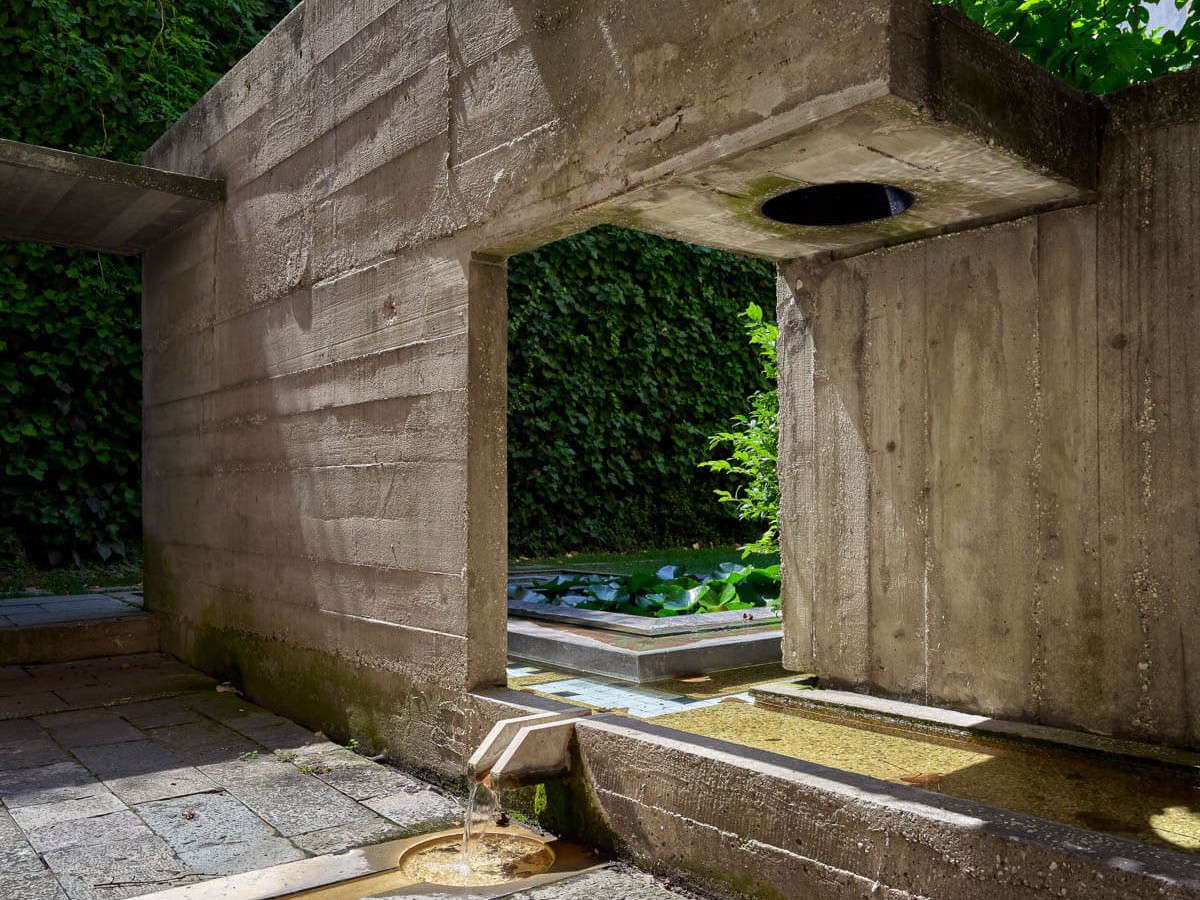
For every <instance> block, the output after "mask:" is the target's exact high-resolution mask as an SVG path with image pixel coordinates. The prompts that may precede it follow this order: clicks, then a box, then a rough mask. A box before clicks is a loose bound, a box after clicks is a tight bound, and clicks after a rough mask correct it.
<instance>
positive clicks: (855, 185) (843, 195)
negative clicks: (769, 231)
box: [762, 181, 915, 225]
mask: <svg viewBox="0 0 1200 900" xmlns="http://www.w3.org/2000/svg"><path fill="white" fill-rule="evenodd" d="M914 199H915V198H914V197H913V195H912V194H910V193H909V192H908V191H906V190H904V189H903V188H898V187H896V186H894V185H891V184H876V183H875V182H873V181H840V182H836V183H834V184H817V185H813V186H812V187H806V188H798V189H797V190H794V191H788V192H787V193H786V194H780V195H779V196H777V197H772V198H771V199H770V200H768V201H767V202H766V203H764V204H763V205H762V214H763V215H764V216H766V217H767V218H768V219H771V220H772V221H775V222H782V223H783V224H785V225H858V224H859V223H861V222H874V221H876V220H878V219H887V218H891V217H892V216H898V215H900V213H902V212H904V211H905V210H906V209H908V208H909V207H910V206H912V205H913V201H914Z"/></svg>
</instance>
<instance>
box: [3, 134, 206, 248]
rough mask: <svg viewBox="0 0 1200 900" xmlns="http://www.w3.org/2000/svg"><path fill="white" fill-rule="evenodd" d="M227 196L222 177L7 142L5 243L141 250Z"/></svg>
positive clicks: (4, 208)
mask: <svg viewBox="0 0 1200 900" xmlns="http://www.w3.org/2000/svg"><path fill="white" fill-rule="evenodd" d="M223 198H224V186H223V185H222V183H221V182H219V181H213V180H210V179H207V178H196V177H193V176H191V175H180V174H177V173H174V172H163V171H161V170H158V169H151V168H147V167H145V166H135V165H130V164H128V163H120V162H114V161H112V160H108V159H99V158H96V157H92V156H83V155H81V154H78V153H68V152H66V151H64V150H53V149H50V148H48V147H38V146H34V145H32V144H22V143H19V142H16V141H5V140H0V240H6V241H34V242H38V243H43V244H54V245H56V246H60V247H78V248H82V249H86V250H98V251H101V252H104V253H119V254H127V255H128V254H136V253H141V252H142V251H143V250H145V249H147V248H148V247H150V246H152V245H153V244H154V243H156V242H157V241H159V240H160V239H162V238H163V237H165V236H166V235H168V234H170V233H171V232H172V231H174V230H175V229H176V228H178V227H179V226H180V225H182V224H184V223H185V222H187V221H188V220H189V219H191V218H192V217H193V216H195V215H197V214H198V213H201V212H203V211H205V210H207V209H208V208H210V207H211V206H213V205H214V204H216V203H219V202H220V201H221V200H222V199H223Z"/></svg>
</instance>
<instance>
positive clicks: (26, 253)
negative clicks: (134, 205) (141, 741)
mask: <svg viewBox="0 0 1200 900" xmlns="http://www.w3.org/2000/svg"><path fill="white" fill-rule="evenodd" d="M293 5H295V2H294V0H209V2H205V0H173V2H169V3H168V2H165V0H6V2H5V3H3V4H0V138H7V139H10V140H18V141H25V142H27V143H33V144H42V145H45V146H51V147H58V148H61V149H64V150H74V151H77V152H81V153H88V154H92V155H97V156H105V157H108V158H112V159H120V160H124V161H127V162H137V161H138V158H139V156H140V154H141V152H142V150H144V149H145V148H146V147H148V146H149V145H150V144H151V143H153V141H154V140H155V139H156V138H157V137H158V136H159V135H160V134H161V133H162V132H163V131H164V130H166V128H167V127H168V126H169V125H170V124H171V123H172V122H174V121H175V120H176V119H178V118H179V116H180V115H181V114H182V113H183V112H184V111H185V110H186V109H187V108H188V107H190V106H191V105H192V104H193V103H194V102H195V101H196V100H197V99H198V98H199V97H200V96H201V94H203V93H204V91H205V90H207V89H208V87H209V86H210V85H212V83H213V82H215V81H216V80H217V78H219V77H220V75H221V74H222V73H223V72H224V71H226V70H227V69H228V68H229V67H230V66H231V65H233V63H234V62H236V60H237V59H238V58H239V57H241V56H242V55H243V54H244V53H245V52H246V51H247V50H249V49H250V48H251V47H252V46H254V44H255V43H256V42H257V41H258V40H259V38H260V37H262V35H263V34H264V33H265V32H266V31H267V30H268V29H269V28H271V27H272V26H273V25H274V24H275V23H276V22H277V21H278V20H279V19H280V18H282V16H283V15H284V14H286V13H287V11H288V10H289V9H291V7H292V6H293ZM139 283H140V274H139V267H138V263H137V260H132V259H124V258H119V257H105V256H101V255H99V254H95V253H82V252H76V251H66V250H50V249H47V248H44V247H40V246H35V245H26V244H0V472H2V473H3V477H2V478H0V563H4V562H6V561H10V562H11V561H13V558H14V557H18V556H19V555H21V554H22V553H24V554H25V555H27V556H28V557H30V558H31V559H33V560H37V561H43V560H47V561H51V562H57V561H60V560H62V559H64V558H70V557H72V556H74V557H75V558H82V557H85V556H93V555H98V556H100V557H102V558H106V557H108V556H111V555H112V554H113V553H121V552H123V548H124V545H125V542H128V541H137V540H139V539H140V534H141V522H140V513H141V497H140V481H141V474H140V463H139V457H140V447H141V373H140V361H141V351H140V344H141V338H140V306H141V294H140V286H139Z"/></svg>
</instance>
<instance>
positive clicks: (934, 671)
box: [780, 71, 1200, 747]
mask: <svg viewBox="0 0 1200 900" xmlns="http://www.w3.org/2000/svg"><path fill="white" fill-rule="evenodd" d="M1198 78H1200V74H1198V73H1197V72H1196V71H1193V72H1190V73H1186V74H1185V75H1183V76H1177V77H1175V78H1171V79H1166V80H1164V82H1163V83H1161V84H1153V85H1149V86H1146V87H1142V88H1135V89H1131V90H1130V91H1127V92H1124V93H1122V94H1120V95H1116V96H1115V97H1114V98H1113V99H1111V100H1110V101H1109V102H1110V103H1111V104H1112V106H1113V109H1114V112H1113V118H1112V123H1111V126H1110V128H1109V130H1108V133H1107V139H1106V142H1105V145H1104V152H1103V155H1102V158H1101V161H1102V165H1101V167H1100V198H1101V199H1100V202H1099V204H1098V205H1097V206H1096V207H1093V208H1085V209H1079V210H1071V211H1061V212H1055V213H1047V214H1043V215H1039V216H1036V217H1032V218H1026V219H1022V220H1019V221H1016V222H1012V223H1009V224H1004V225H995V226H992V227H989V228H986V229H980V230H977V231H973V232H970V233H967V234H962V235H956V236H949V237H943V238H938V239H935V240H931V241H926V242H922V243H919V244H913V245H910V246H908V247H904V248H896V249H892V250H887V251H882V252H878V253H871V254H866V255H862V256H858V257H855V258H852V259H848V260H844V261H841V262H836V263H832V264H829V265H825V264H822V263H820V262H814V261H796V262H794V263H791V264H787V265H785V266H783V268H782V270H781V271H782V272H783V283H784V289H785V290H784V295H783V298H782V300H781V304H780V321H781V323H782V330H783V344H782V346H783V348H784V349H783V353H782V356H783V357H784V359H785V364H784V374H783V378H782V381H783V385H784V387H783V394H784V397H785V400H784V404H785V406H784V408H785V411H786V414H785V416H784V418H783V426H782V427H783V432H784V433H783V438H782V450H781V460H782V461H781V465H780V469H781V472H782V473H783V475H784V478H783V482H784V496H785V500H784V507H785V512H784V519H785V526H784V536H785V551H784V557H785V567H786V575H785V579H784V583H785V593H786V595H787V599H786V600H785V602H784V609H785V660H786V662H787V664H788V665H789V666H790V667H793V668H797V669H802V670H812V671H816V672H819V673H820V674H821V676H822V678H823V679H825V680H827V681H828V682H830V683H832V684H840V685H844V686H850V687H855V688H858V689H864V688H866V689H871V690H878V691H881V692H883V693H886V694H890V695H893V696H900V697H905V698H912V699H917V700H919V701H920V702H925V703H934V704H937V705H948V706H951V707H954V708H958V709H963V710H966V711H970V712H978V713H982V714H986V715H999V716H1005V717H1011V718H1024V719H1029V720H1032V721H1038V722H1044V723H1047V724H1053V725H1066V726H1072V727H1076V728H1082V729H1086V730H1091V731H1096V732H1099V733H1103V734H1116V735H1122V736H1128V737H1134V738H1138V739H1143V740H1150V741H1159V742H1165V743H1171V744H1176V745H1180V746H1191V747H1196V746H1200V731H1198V730H1197V728H1198V727H1200V726H1198V723H1200V682H1198V681H1197V680H1196V679H1197V677H1200V676H1197V666H1196V664H1195V659H1194V657H1195V652H1196V642H1195V640H1194V639H1193V638H1192V637H1191V636H1192V635H1194V634H1196V633H1197V631H1198V629H1200V619H1197V616H1198V615H1200V608H1198V607H1197V605H1196V603H1195V596H1196V594H1197V591H1200V580H1198V579H1200V565H1198V564H1197V562H1198V561H1197V552H1198V551H1197V547H1200V516H1198V515H1197V510H1198V509H1200V493H1198V488H1197V485H1198V484H1200V482H1198V481H1197V479H1196V470H1197V458H1196V447H1197V446H1198V445H1200V443H1198V442H1200V433H1198V432H1197V422H1200V417H1198V414H1197V406H1196V397H1197V396H1200V386H1198V385H1197V384H1196V382H1195V377H1194V367H1193V366H1191V365H1190V363H1189V362H1188V360H1190V359H1191V358H1192V356H1193V355H1194V350H1195V348H1194V346H1193V341H1192V337H1193V336H1194V335H1195V334H1197V333H1200V331H1198V327H1200V322H1198V321H1197V319H1196V316H1197V309H1200V306H1198V305H1197V302H1196V300H1197V295H1196V285H1197V283H1198V282H1200V269H1198V268H1197V267H1198V266H1200V256H1198V255H1197V253H1196V247H1197V241H1198V235H1200V203H1198V202H1197V199H1196V198H1197V197H1198V196H1200V193H1198V191H1197V184H1196V168H1195V159H1196V153H1197V141H1198V140H1200V110H1198V109H1197V106H1196V104H1195V102H1194V96H1193V95H1194V94H1195V91H1196V86H1197V84H1200V81H1198ZM1155 111H1161V117H1159V116H1156V114H1155Z"/></svg>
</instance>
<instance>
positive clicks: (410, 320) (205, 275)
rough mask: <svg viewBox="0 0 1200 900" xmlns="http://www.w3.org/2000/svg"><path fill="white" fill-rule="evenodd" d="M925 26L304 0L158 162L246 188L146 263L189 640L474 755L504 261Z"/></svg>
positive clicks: (489, 590) (241, 668)
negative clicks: (907, 28) (897, 33)
mask: <svg viewBox="0 0 1200 900" xmlns="http://www.w3.org/2000/svg"><path fill="white" fill-rule="evenodd" d="M897 8H903V9H908V10H910V12H911V9H918V8H923V7H921V5H920V4H912V3H908V4H907V6H905V5H904V4H901V5H899V6H897ZM797 18H799V19H800V20H802V21H804V22H805V28H804V30H803V33H800V34H799V35H798V32H797V30H796V27H795V24H794V23H795V21H796V20H797ZM899 18H900V16H899V14H897V13H895V12H894V10H893V6H892V4H890V3H887V2H883V0H849V2H846V3H844V4H842V5H841V6H840V8H839V9H838V11H837V13H836V14H833V13H832V12H831V11H830V10H829V9H828V8H827V7H826V5H825V4H822V3H817V2H811V0H753V2H752V0H731V2H725V3H717V4H714V3H707V2H705V3H693V4H686V9H684V8H681V7H680V5H679V3H678V0H638V2H631V3H625V4H620V5H618V6H616V7H614V6H612V5H611V4H608V3H604V2H600V0H585V2H574V3H563V2H559V0H554V2H535V0H519V2H505V0H453V2H450V0H404V2H397V0H356V2H352V3H347V2H345V0H307V2H305V3H304V4H302V5H301V6H300V7H298V8H297V9H296V10H294V11H293V12H292V14H291V15H289V16H288V18H287V19H286V20H285V21H284V22H283V23H281V25H280V26H279V27H278V28H276V29H275V30H274V31H273V32H272V33H271V34H270V35H269V36H268V37H267V38H266V39H265V40H264V41H263V43H262V44H260V45H259V46H258V47H257V48H256V49H255V50H254V51H253V52H252V53H251V54H250V55H249V56H248V57H247V58H245V59H244V60H242V61H241V62H240V63H239V64H238V65H237V66H236V67H235V68H234V69H233V70H232V72H230V73H229V75H227V76H226V77H225V78H224V79H223V80H222V81H221V82H220V83H219V84H218V85H217V86H215V87H214V88H213V89H212V91H210V92H209V94H208V95H207V96H206V97H205V98H204V99H203V100H202V101H201V102H200V103H199V104H198V105H197V106H196V107H195V108H194V109H192V110H191V111H190V112H189V113H188V114H187V115H186V116H185V117H184V118H183V119H182V120H181V122H179V123H178V124H177V125H176V126H175V127H174V128H172V129H171V130H170V131H169V132H168V133H167V134H166V135H165V136H164V137H163V138H162V139H161V140H160V141H159V142H158V143H157V144H156V145H155V146H154V147H153V148H152V149H151V150H150V151H149V152H148V153H147V154H146V157H145V159H146V162H147V163H148V164H150V165H153V166H157V167H159V168H164V169H168V170H174V171H181V172H186V173H190V174H198V175H204V176H207V177H212V178H221V179H224V181H225V184H226V189H227V197H228V200H227V202H226V203H225V204H224V205H223V206H222V207H221V208H220V209H219V210H218V211H216V212H214V213H213V214H211V215H207V216H205V217H203V218H201V219H199V220H197V221H195V222H194V223H192V224H191V225H189V226H187V227H186V228H185V229H183V230H182V231H180V232H177V233H175V234H173V235H171V236H169V237H167V238H166V239H164V240H162V241H161V242H160V243H158V244H157V245H155V246H154V248H153V249H152V250H151V251H149V252H148V253H147V254H146V256H145V261H144V276H143V277H144V287H145V309H144V319H143V322H144V326H143V329H144V330H143V333H144V351H145V386H146V387H145V448H144V449H145V455H144V458H145V471H144V483H145V539H146V559H147V572H146V596H147V602H148V604H149V605H151V606H152V607H153V608H154V609H155V610H156V611H157V612H158V613H159V614H160V616H161V618H162V619H163V622H164V642H165V645H166V646H167V647H168V649H169V650H170V651H171V652H173V653H175V654H176V655H178V656H180V657H181V658H183V659H185V660H188V661H189V662H192V663H193V664H195V665H198V666H199V667H200V668H202V669H204V670H206V671H209V672H213V673H216V674H219V675H223V676H224V677H228V678H230V679H232V680H234V681H235V682H237V683H238V684H239V685H240V686H242V687H243V689H244V690H246V691H247V693H248V694H249V695H250V696H252V697H255V698H256V699H259V700H261V701H262V702H265V703H267V704H269V705H271V706H273V707H275V708H277V709H280V710H281V711H284V712H286V713H288V714H290V715H292V716H293V717H295V718H298V719H299V720H300V721H303V722H306V723H308V724H310V725H312V726H313V727H314V728H317V727H322V728H325V729H327V730H329V731H330V732H331V733H338V734H348V733H354V734H356V735H358V736H359V737H360V739H364V740H365V741H370V742H374V743H376V744H377V745H379V746H386V747H388V748H390V749H391V750H392V752H393V753H395V754H396V755H398V756H403V757H405V758H407V759H409V760H410V761H414V762H416V763H417V764H421V765H426V766H428V767H430V768H433V769H437V770H439V771H442V772H446V773H453V772H459V771H461V766H462V763H463V761H464V760H465V758H466V756H467V755H468V750H469V745H470V742H471V739H472V738H471V733H470V728H469V725H468V722H469V719H470V715H471V709H470V706H471V703H470V701H469V700H468V699H466V698H465V694H464V692H465V691H467V690H470V689H474V688H478V687H482V686H487V685H491V684H497V683H500V682H502V681H503V678H504V654H505V632H504V621H505V610H504V576H505V568H506V563H505V548H506V535H505V527H506V510H505V485H504V460H505V433H504V422H505V402H504V396H505V363H504V360H505V346H506V320H505V292H506V279H505V271H504V263H503V260H504V255H505V254H506V253H508V252H511V251H513V250H515V249H520V248H521V247H524V246H532V245H534V244H536V243H538V242H540V241H544V240H549V239H551V238H552V237H554V236H556V235H558V234H565V233H567V232H570V231H572V230H578V229H580V228H583V227H586V226H587V225H588V224H590V223H593V222H595V221H600V220H602V218H603V217H600V216H598V214H597V213H596V211H595V205H596V204H597V203H598V202H599V201H601V200H604V199H607V198H609V197H612V196H615V195H618V194H622V193H624V192H627V191H629V190H630V189H631V186H632V185H636V184H638V183H641V182H644V181H647V180H651V179H653V178H655V177H658V175H659V174H661V171H662V170H664V169H669V168H671V167H672V166H674V165H682V163H680V162H678V161H679V160H686V159H693V160H694V159H701V158H708V159H712V158H719V157H720V156H721V155H722V154H728V153H730V152H733V151H736V150H738V149H740V148H743V147H745V146H747V145H749V144H751V143H753V142H761V141H762V140H763V139H764V132H763V130H762V128H763V124H764V123H770V122H772V121H774V119H775V118H776V117H781V120H782V121H785V122H789V123H792V125H791V126H789V127H794V123H795V122H810V121H812V120H814V119H815V118H816V117H817V116H818V112H822V111H826V112H827V111H831V110H834V111H836V110H839V109H843V108H845V107H846V106H848V105H851V104H853V103H854V102H857V101H858V99H861V97H863V96H880V95H881V94H882V93H886V91H887V80H888V78H889V77H891V73H892V69H893V58H892V50H893V46H892V42H891V38H890V32H889V30H888V29H889V26H890V25H891V24H892V22H893V20H895V19H899ZM647 22H653V23H656V27H655V28H647V27H646V23H647ZM799 51H803V52H799ZM916 58H918V59H921V58H923V57H922V56H921V55H920V54H918V55H917V57H916ZM756 129H757V130H756ZM718 138H719V140H718Z"/></svg>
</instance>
